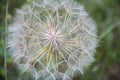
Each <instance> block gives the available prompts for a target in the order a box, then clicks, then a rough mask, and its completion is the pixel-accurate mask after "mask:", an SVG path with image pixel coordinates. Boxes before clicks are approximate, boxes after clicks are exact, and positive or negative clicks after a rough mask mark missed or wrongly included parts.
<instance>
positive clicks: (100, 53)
mask: <svg viewBox="0 0 120 80" xmlns="http://www.w3.org/2000/svg"><path fill="white" fill-rule="evenodd" d="M26 1H29V0H26ZM26 1H25V0H9V8H8V10H9V11H8V15H7V19H8V20H10V19H11V16H12V15H14V13H15V9H16V8H19V7H20V6H21V5H22V3H24V2H26ZM77 1H78V2H79V3H81V4H82V5H84V6H85V8H86V9H87V11H88V13H89V14H90V16H91V17H93V19H94V20H95V21H96V23H97V24H96V25H97V28H98V35H99V39H100V42H99V47H98V49H97V52H96V55H95V57H96V61H95V62H94V63H93V64H92V65H91V66H90V67H89V68H88V69H87V70H86V72H85V74H84V75H83V77H82V78H83V80H119V79H120V59H119V57H120V42H119V41H120V0H77ZM5 9H6V0H0V61H2V62H0V78H1V79H0V80H4V79H3V78H2V77H4V68H3V65H4V63H3V61H4V59H3V56H4V53H3V52H4V38H5V35H6V34H5V33H4V31H5ZM8 65H9V68H8V71H9V72H8V76H9V79H8V80H13V79H14V78H13V77H14V75H15V74H16V73H18V72H16V69H14V68H15V66H13V65H15V64H13V63H11V59H8ZM15 72H16V73H15ZM13 74H14V75H13ZM16 77H17V76H16ZM15 80H16V78H15ZM78 80H79V79H78Z"/></svg>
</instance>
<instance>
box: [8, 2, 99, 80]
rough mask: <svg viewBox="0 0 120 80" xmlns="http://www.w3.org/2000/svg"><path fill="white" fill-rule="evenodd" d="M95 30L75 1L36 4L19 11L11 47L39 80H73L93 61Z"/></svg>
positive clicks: (16, 58)
mask: <svg viewBox="0 0 120 80" xmlns="http://www.w3.org/2000/svg"><path fill="white" fill-rule="evenodd" d="M96 46H97V35H96V26H95V23H94V21H93V20H92V19H90V18H89V17H88V14H87V12H86V11H85V10H84V8H83V7H82V6H81V5H79V4H77V3H76V2H74V1H73V0H33V1H32V2H31V3H30V4H27V5H24V6H23V7H22V8H21V9H18V10H17V13H16V17H15V20H14V21H13V24H11V25H10V26H9V38H8V47H9V52H10V54H11V55H12V57H13V59H14V61H15V63H17V64H18V66H19V68H20V69H21V70H22V71H23V72H30V74H31V76H33V77H34V78H35V79H36V80H38V79H43V80H55V79H60V80H61V79H62V80H70V79H71V77H73V75H74V72H75V71H80V72H81V73H83V72H84V68H86V67H87V66H88V65H89V64H90V63H91V62H93V61H94V52H95V48H96Z"/></svg>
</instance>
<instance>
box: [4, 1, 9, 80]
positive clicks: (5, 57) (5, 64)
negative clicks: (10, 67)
mask: <svg viewBox="0 0 120 80" xmlns="http://www.w3.org/2000/svg"><path fill="white" fill-rule="evenodd" d="M7 15H8V0H7V2H6V14H5V41H4V42H5V43H4V68H5V80H7V53H6V41H7V39H6V32H7V26H8V22H7Z"/></svg>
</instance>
